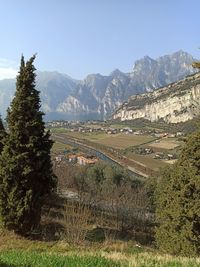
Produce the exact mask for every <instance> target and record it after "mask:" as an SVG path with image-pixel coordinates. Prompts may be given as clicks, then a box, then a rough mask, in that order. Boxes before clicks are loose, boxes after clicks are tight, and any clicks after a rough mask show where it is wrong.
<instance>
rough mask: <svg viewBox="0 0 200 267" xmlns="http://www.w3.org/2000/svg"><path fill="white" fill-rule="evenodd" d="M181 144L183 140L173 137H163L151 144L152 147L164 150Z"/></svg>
mask: <svg viewBox="0 0 200 267" xmlns="http://www.w3.org/2000/svg"><path fill="white" fill-rule="evenodd" d="M180 145H181V142H179V141H177V139H174V138H173V139H172V138H163V139H161V140H159V142H154V143H151V144H149V146H150V147H152V148H158V149H164V150H169V149H174V148H176V147H178V146H180Z"/></svg>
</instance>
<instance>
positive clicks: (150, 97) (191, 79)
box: [113, 73, 200, 123]
mask: <svg viewBox="0 0 200 267" xmlns="http://www.w3.org/2000/svg"><path fill="white" fill-rule="evenodd" d="M199 113H200V73H196V74H194V75H190V76H188V77H186V78H185V79H183V80H181V81H179V82H176V83H172V84H170V85H168V86H166V87H163V88H160V89H157V90H155V91H153V92H150V93H146V94H141V95H136V96H132V97H130V98H129V100H128V101H127V102H125V103H124V104H122V105H121V107H120V108H119V109H117V110H116V112H115V113H114V115H113V119H120V120H121V121H124V120H134V119H139V118H144V119H147V120H150V121H158V120H164V121H166V122H168V123H178V122H184V121H187V120H190V119H192V118H194V117H195V116H197V115H199Z"/></svg>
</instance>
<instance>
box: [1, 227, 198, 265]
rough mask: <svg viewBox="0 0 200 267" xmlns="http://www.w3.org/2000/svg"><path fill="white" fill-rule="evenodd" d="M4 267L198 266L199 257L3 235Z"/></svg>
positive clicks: (131, 244) (130, 244)
mask: <svg viewBox="0 0 200 267" xmlns="http://www.w3.org/2000/svg"><path fill="white" fill-rule="evenodd" d="M0 266H1V267H57V266H58V267H198V266H200V258H184V257H175V256H170V255H166V254H162V253H159V252H158V251H156V250H155V249H152V248H147V247H141V246H138V245H137V244H136V243H134V242H132V241H129V242H122V241H109V242H106V243H100V244H96V243H95V244H94V243H92V244H91V243H90V244H88V243H87V244H82V245H78V246H71V245H69V244H67V243H66V242H65V241H64V240H61V241H57V242H44V241H36V240H35V241H34V240H29V239H25V238H21V237H19V236H16V235H14V234H13V233H8V232H0Z"/></svg>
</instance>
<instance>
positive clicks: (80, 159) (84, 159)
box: [55, 154, 98, 166]
mask: <svg viewBox="0 0 200 267" xmlns="http://www.w3.org/2000/svg"><path fill="white" fill-rule="evenodd" d="M55 161H56V162H57V163H60V162H63V161H65V162H68V163H71V164H79V165H84V166H85V165H93V164H95V163H97V162H98V159H97V158H96V157H93V156H88V155H82V154H66V155H63V154H60V155H57V156H56V157H55Z"/></svg>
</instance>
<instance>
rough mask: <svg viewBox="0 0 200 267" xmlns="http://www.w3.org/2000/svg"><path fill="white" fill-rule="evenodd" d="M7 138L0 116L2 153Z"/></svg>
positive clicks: (0, 145) (0, 147)
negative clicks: (4, 140)
mask: <svg viewBox="0 0 200 267" xmlns="http://www.w3.org/2000/svg"><path fill="white" fill-rule="evenodd" d="M5 136H6V131H5V128H4V126H3V122H2V119H1V116H0V153H1V152H2V150H3V139H4V137H5Z"/></svg>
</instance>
